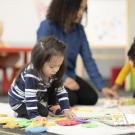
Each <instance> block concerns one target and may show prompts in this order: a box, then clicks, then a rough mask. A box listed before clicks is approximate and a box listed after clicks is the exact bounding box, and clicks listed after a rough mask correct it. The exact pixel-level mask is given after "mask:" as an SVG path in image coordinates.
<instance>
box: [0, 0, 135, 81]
mask: <svg viewBox="0 0 135 135" xmlns="http://www.w3.org/2000/svg"><path fill="white" fill-rule="evenodd" d="M16 1H17V0H13V2H15V3H16V5H17V4H18V5H20V6H19V7H18V6H17V7H18V8H17V9H18V11H17V12H18V13H19V15H17V12H16V11H15V9H16V8H14V12H15V13H16V15H17V17H20V19H17V20H16V21H19V20H20V21H19V22H20V23H22V22H21V18H24V17H26V15H27V14H26V13H25V12H24V8H23V5H22V4H20V2H22V1H20V2H19V3H17V2H16ZM31 1H32V0H29V5H31ZM48 1H50V0H40V2H39V0H35V1H34V2H35V3H36V2H37V3H38V4H36V5H38V6H37V7H36V10H38V9H40V11H42V13H43V9H44V7H43V4H42V3H43V2H47V3H48ZM129 1H130V19H131V20H130V25H131V28H130V30H131V34H130V35H129V37H130V39H131V40H132V39H133V37H135V25H134V24H135V16H134V13H135V0H129ZM6 2H9V1H8V0H1V1H0V5H1V6H0V7H1V10H5V9H4V7H5V8H6V9H7V11H8V9H9V8H11V7H13V5H10V6H8V5H9V4H6ZM23 2H24V3H25V2H27V0H23ZM3 4H5V6H4V5H3ZM27 5H28V4H27ZM34 8H35V7H34ZM21 9H23V10H22V11H21ZM27 9H29V8H28V7H27ZM29 11H30V13H31V12H32V11H33V9H29ZM12 12H13V11H12V10H9V11H8V12H6V13H5V14H9V13H12ZM42 13H41V12H38V15H37V17H36V18H34V19H33V20H35V23H36V24H35V25H36V27H37V26H38V24H39V22H38V21H39V20H42V17H43V14H42ZM5 16H6V15H5ZM7 16H9V15H7ZM0 17H3V18H4V21H6V20H7V19H8V18H9V17H4V16H3V12H0ZM14 17H15V16H14V15H11V16H10V18H11V19H10V25H14V22H13V21H14ZM17 17H16V18H17ZM27 19H28V20H29V21H31V19H30V18H27ZM24 20H25V21H23V24H25V25H27V26H29V28H31V27H33V25H34V24H33V23H32V24H33V25H31V23H29V22H28V21H26V19H25V18H24ZM33 20H32V22H33ZM5 25H6V24H5ZM11 28H12V29H11V30H10V31H13V32H14V33H15V32H16V31H19V29H21V28H22V25H16V29H14V28H13V27H11ZM26 28H27V27H25V30H26ZM21 30H24V29H21ZM27 30H28V29H27ZM6 31H7V28H5V33H6ZM13 32H12V33H11V34H10V35H9V37H10V39H13V37H14V33H13ZM34 32H35V30H34ZM5 33H4V34H5ZM29 33H30V32H29V31H28V32H27V34H26V33H25V32H24V31H23V32H22V34H21V33H19V34H20V35H18V37H17V38H16V39H17V40H19V38H20V37H25V39H26V37H31V38H32V36H33V35H30V34H29ZM7 37H8V35H7ZM3 39H5V41H6V35H5V36H3ZM23 39H24V38H23ZM23 39H22V40H23ZM28 39H30V38H28ZM35 40H36V39H35V35H34V36H33V38H32V44H31V45H33V43H34V41H35ZM19 41H21V40H19ZM23 41H24V40H23ZM6 42H7V41H6ZM11 43H12V42H11ZM23 45H24V43H23ZM92 52H93V57H94V58H95V60H96V63H97V66H98V68H99V70H100V73H101V74H102V76H103V78H107V79H108V78H110V75H111V69H112V68H113V67H114V66H123V64H124V62H125V56H126V50H125V48H116V49H115V48H113V49H112V48H111V49H107V48H92ZM106 56H107V57H106ZM79 70H81V69H79ZM83 75H84V77H85V78H87V74H86V72H84V73H83Z"/></svg>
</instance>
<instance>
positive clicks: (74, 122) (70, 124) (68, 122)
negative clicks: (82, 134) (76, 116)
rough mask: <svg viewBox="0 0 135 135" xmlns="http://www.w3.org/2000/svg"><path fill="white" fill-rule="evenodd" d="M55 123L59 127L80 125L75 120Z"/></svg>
mask: <svg viewBox="0 0 135 135" xmlns="http://www.w3.org/2000/svg"><path fill="white" fill-rule="evenodd" d="M56 123H57V124H58V125H60V126H73V125H78V124H80V122H78V121H75V120H62V121H56Z"/></svg>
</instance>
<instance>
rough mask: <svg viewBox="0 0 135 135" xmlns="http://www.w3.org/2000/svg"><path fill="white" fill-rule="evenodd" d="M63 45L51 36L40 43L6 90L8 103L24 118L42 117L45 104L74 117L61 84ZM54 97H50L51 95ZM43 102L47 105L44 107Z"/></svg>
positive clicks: (44, 111)
mask: <svg viewBox="0 0 135 135" xmlns="http://www.w3.org/2000/svg"><path fill="white" fill-rule="evenodd" d="M64 54H65V45H64V43H63V42H61V41H59V40H57V39H56V38H54V37H53V36H50V37H47V38H45V39H42V40H39V41H38V43H37V44H36V45H35V47H34V48H33V50H32V54H31V61H30V63H29V64H28V65H26V67H24V68H23V69H22V70H21V71H20V73H19V74H18V76H17V77H16V79H15V80H14V81H13V83H12V85H11V88H10V90H9V93H8V95H9V104H10V106H11V108H12V109H13V110H14V111H15V112H16V113H17V114H18V117H24V118H30V119H31V118H37V117H38V118H41V119H42V118H43V119H44V118H45V117H46V116H47V115H48V109H49V108H48V104H52V103H53V102H54V103H56V101H55V100H56V99H57V100H58V103H59V105H60V107H61V109H62V110H61V111H62V112H63V115H64V116H67V117H69V118H73V117H74V116H75V115H74V113H72V112H71V111H70V109H69V108H70V106H69V99H68V94H67V91H66V90H65V88H64V86H63V83H62V76H63V72H64ZM52 95H53V97H54V95H55V96H57V98H53V99H52V98H51V96H52ZM45 103H46V104H45Z"/></svg>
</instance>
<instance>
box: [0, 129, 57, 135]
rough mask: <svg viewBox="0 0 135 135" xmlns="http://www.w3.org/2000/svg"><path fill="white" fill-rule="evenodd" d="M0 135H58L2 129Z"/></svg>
mask: <svg viewBox="0 0 135 135" xmlns="http://www.w3.org/2000/svg"><path fill="white" fill-rule="evenodd" d="M0 135H59V134H55V133H51V132H43V133H36V134H35V133H26V132H25V131H23V130H20V129H4V128H2V127H0Z"/></svg>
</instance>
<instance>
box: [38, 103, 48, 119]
mask: <svg viewBox="0 0 135 135" xmlns="http://www.w3.org/2000/svg"><path fill="white" fill-rule="evenodd" d="M37 106H38V112H39V114H40V115H41V116H43V117H47V116H48V113H49V111H48V108H47V107H45V106H44V105H42V104H41V103H37Z"/></svg>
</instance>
